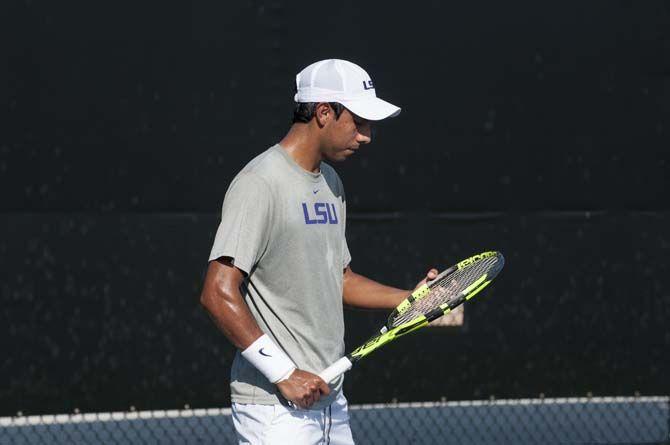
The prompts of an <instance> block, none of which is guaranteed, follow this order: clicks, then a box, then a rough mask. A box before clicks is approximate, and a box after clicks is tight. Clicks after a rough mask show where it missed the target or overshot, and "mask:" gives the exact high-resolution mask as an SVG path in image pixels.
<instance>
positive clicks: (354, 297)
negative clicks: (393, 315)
mask: <svg viewBox="0 0 670 445" xmlns="http://www.w3.org/2000/svg"><path fill="white" fill-rule="evenodd" d="M437 273H438V272H437V269H431V270H429V271H428V273H427V274H426V278H424V279H423V280H421V281H419V283H418V284H417V285H416V287H415V289H416V288H418V287H419V286H421V285H423V284H425V283H426V281H428V280H432V279H433V278H435V277H436V276H437ZM411 292H412V291H411V290H407V289H397V288H395V287H391V286H386V285H384V284H381V283H378V282H376V281H374V280H371V279H369V278H366V277H364V276H363V275H359V274H357V273H356V272H354V271H353V270H351V267H347V268H346V269H344V284H343V291H342V300H343V302H344V304H345V305H347V306H352V307H357V308H362V309H394V308H395V307H396V306H397V305H399V304H400V302H401V301H402V300H404V299H405V298H407V297H408V296H409V294H410V293H411Z"/></svg>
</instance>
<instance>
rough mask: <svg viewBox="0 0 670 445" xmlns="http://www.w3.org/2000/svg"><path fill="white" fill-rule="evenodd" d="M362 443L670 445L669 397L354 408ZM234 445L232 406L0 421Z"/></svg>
mask: <svg viewBox="0 0 670 445" xmlns="http://www.w3.org/2000/svg"><path fill="white" fill-rule="evenodd" d="M350 416H351V429H352V431H353V434H354V438H355V440H356V442H357V443H358V444H384V445H387V444H447V443H454V444H566V443H569V444H643V443H644V444H670V398H669V397H598V398H595V397H594V398H565V399H521V400H488V401H467V402H423V403H407V404H375V405H352V406H350ZM204 443H208V444H209V443H211V444H213V443H216V444H234V443H236V440H235V433H234V430H233V424H232V421H231V419H230V409H196V410H192V409H183V410H169V411H129V412H120V413H97V414H63V415H45V416H29V417H25V416H17V417H5V418H0V444H2V445H9V444H12V445H19V444H204Z"/></svg>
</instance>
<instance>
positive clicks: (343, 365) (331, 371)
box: [319, 357, 352, 383]
mask: <svg viewBox="0 0 670 445" xmlns="http://www.w3.org/2000/svg"><path fill="white" fill-rule="evenodd" d="M351 366H352V364H351V360H349V359H348V358H347V357H342V358H341V359H339V360H338V361H336V362H335V363H333V364H332V365H330V366H329V367H327V368H326V369H324V370H323V371H321V372H320V373H319V377H321V378H322V379H323V381H324V382H326V383H330V382H332V381H333V380H335V379H336V378H338V377H339V376H341V375H342V374H344V373H345V372H347V371H348V370H350V369H351Z"/></svg>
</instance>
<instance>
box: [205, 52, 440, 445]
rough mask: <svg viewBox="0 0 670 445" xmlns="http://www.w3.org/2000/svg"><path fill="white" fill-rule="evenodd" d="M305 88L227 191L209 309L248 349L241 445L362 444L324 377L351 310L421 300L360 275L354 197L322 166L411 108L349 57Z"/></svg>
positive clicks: (300, 78)
mask: <svg viewBox="0 0 670 445" xmlns="http://www.w3.org/2000/svg"><path fill="white" fill-rule="evenodd" d="M296 87H297V93H296V95H295V101H296V108H295V111H294V119H293V125H292V126H291V128H290V130H289V132H288V133H287V134H286V136H285V137H284V138H283V139H282V140H281V141H280V142H279V144H277V145H275V146H273V147H271V148H270V149H268V150H267V151H265V152H263V153H262V154H260V155H259V156H257V157H256V158H254V159H253V160H252V161H251V162H249V164H247V165H246V166H245V167H244V168H243V169H242V171H240V173H239V174H238V175H237V176H236V177H235V178H234V180H233V181H232V183H231V184H230V187H229V189H228V191H227V193H226V196H225V198H224V201H223V209H222V215H221V223H220V225H219V228H218V230H217V233H216V238H215V240H214V245H213V247H212V251H211V254H210V258H209V260H210V263H209V268H208V271H207V276H206V278H205V284H204V288H203V292H202V296H201V303H202V304H203V306H204V307H205V308H206V309H207V311H208V312H209V314H210V316H211V317H212V319H213V320H214V322H215V323H216V325H217V326H218V327H219V329H220V330H221V331H222V332H223V333H224V334H225V335H226V337H228V339H229V340H230V341H231V342H232V343H233V344H234V345H235V347H237V348H238V352H237V354H236V356H235V360H234V362H233V365H232V370H231V384H230V386H231V396H232V411H233V421H234V424H235V429H236V431H237V434H238V439H239V442H240V443H244V444H246V443H252V444H288V443H290V444H293V445H302V444H309V445H313V444H321V443H323V444H333V445H335V444H352V443H353V440H352V436H351V430H350V428H349V417H348V414H347V402H346V399H345V398H344V396H343V394H342V377H340V378H338V379H337V380H335V381H334V382H332V383H331V384H330V386H329V385H328V384H326V382H324V381H323V380H321V379H320V378H319V377H318V376H317V375H316V373H318V372H320V371H321V370H323V369H325V368H326V367H327V366H328V365H330V364H331V363H333V362H334V361H335V360H337V359H339V358H340V357H341V356H342V355H343V354H344V321H343V311H342V309H343V304H346V305H349V306H354V307H361V308H374V309H392V308H394V307H395V306H397V305H398V304H399V303H400V302H401V301H402V300H403V299H404V298H406V297H407V296H408V294H409V293H410V291H409V290H402V289H396V288H392V287H388V286H385V285H382V284H380V283H377V282H375V281H372V280H370V279H367V278H365V277H363V276H361V275H358V274H356V273H355V272H354V271H353V270H352V269H351V267H350V266H349V263H350V261H351V256H350V254H349V249H348V247H347V242H346V239H345V222H346V201H345V196H344V188H343V186H342V182H341V181H340V178H339V176H338V175H337V173H335V171H334V170H333V169H332V167H330V166H329V165H328V164H326V163H325V162H323V161H324V160H328V161H334V162H338V161H343V160H345V159H347V158H348V157H350V156H351V155H353V154H354V153H356V152H357V150H359V149H360V147H361V146H362V145H365V144H368V143H370V141H371V132H370V121H378V120H381V119H384V118H387V117H391V116H395V115H397V114H398V113H399V112H400V109H399V108H398V107H396V106H394V105H391V104H390V103H388V102H385V101H382V100H381V99H378V98H377V97H376V93H375V89H374V84H373V83H372V80H371V79H370V76H368V74H367V73H366V72H365V71H364V70H363V69H362V68H361V67H359V66H357V65H355V64H353V63H351V62H347V61H344V60H336V59H330V60H323V61H320V62H316V63H314V64H312V65H310V66H308V67H307V68H305V69H304V70H303V71H301V72H300V73H299V74H298V75H297V77H296ZM436 275H437V271H436V270H434V269H433V270H431V271H429V273H428V275H427V277H426V279H430V278H434V277H435V276H436ZM426 279H424V280H423V281H422V282H421V283H419V285H421V284H423V283H424V282H425V281H426ZM240 351H241V352H240Z"/></svg>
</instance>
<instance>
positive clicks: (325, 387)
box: [318, 379, 330, 396]
mask: <svg viewBox="0 0 670 445" xmlns="http://www.w3.org/2000/svg"><path fill="white" fill-rule="evenodd" d="M318 384H319V391H321V394H323V395H324V396H327V395H328V394H330V386H328V385H327V384H326V382H324V381H323V380H322V379H319V380H318Z"/></svg>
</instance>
